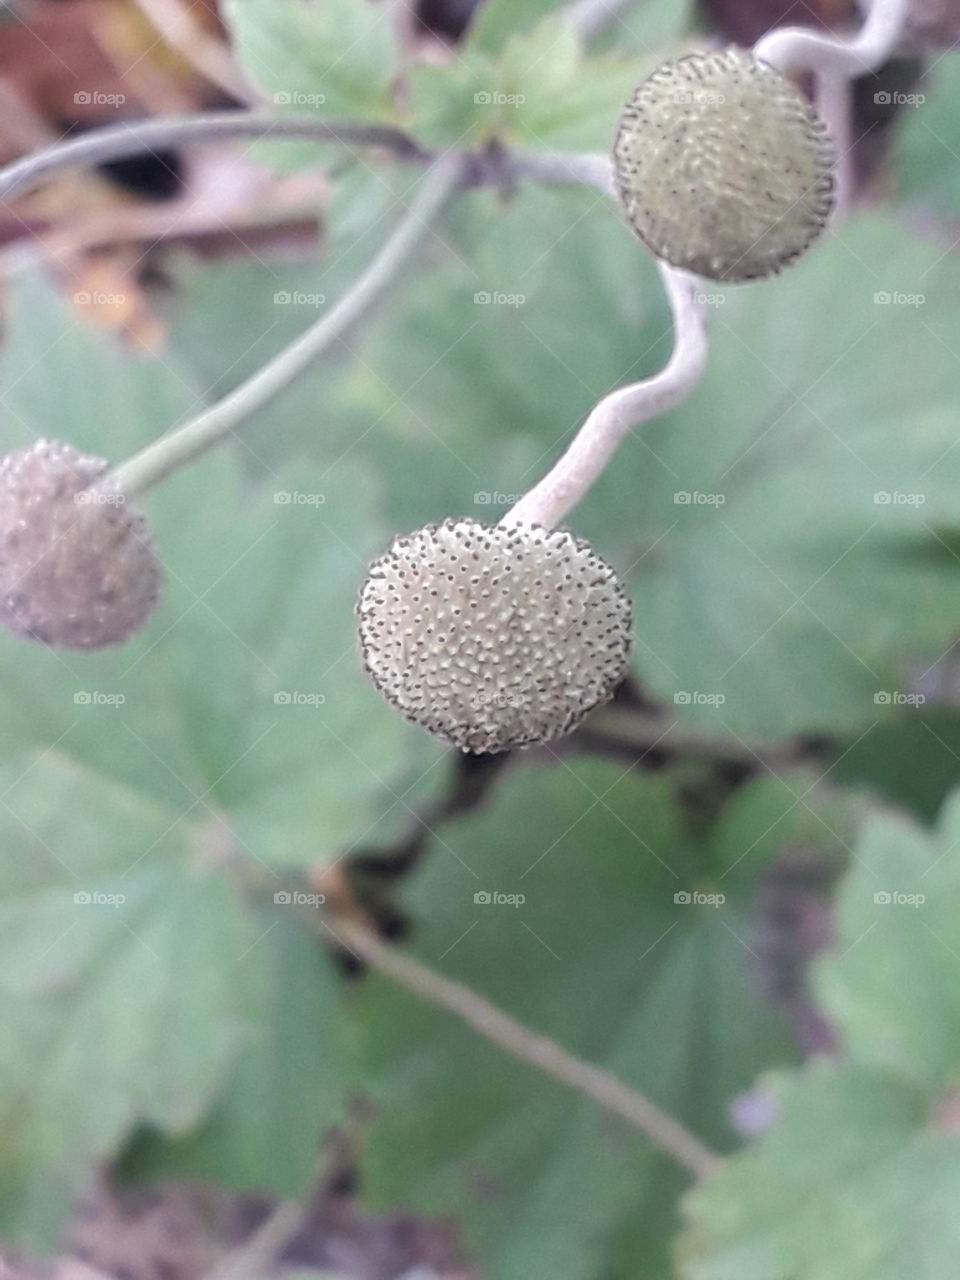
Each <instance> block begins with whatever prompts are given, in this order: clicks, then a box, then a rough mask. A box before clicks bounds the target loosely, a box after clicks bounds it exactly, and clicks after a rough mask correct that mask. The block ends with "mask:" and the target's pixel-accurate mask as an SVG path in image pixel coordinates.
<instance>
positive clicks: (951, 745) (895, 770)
mask: <svg viewBox="0 0 960 1280" xmlns="http://www.w3.org/2000/svg"><path fill="white" fill-rule="evenodd" d="M958 759H960V714H958V712H957V710H956V709H955V708H953V707H938V706H929V707H921V708H920V709H919V710H917V709H911V710H905V712H904V714H902V715H901V716H899V717H898V718H897V719H895V720H892V721H888V722H885V723H882V724H877V725H875V726H874V727H873V728H872V729H871V730H870V731H869V732H868V733H866V734H862V735H860V736H859V738H858V740H857V741H856V742H854V743H851V744H850V747H849V749H848V750H846V751H845V752H844V753H843V755H842V756H841V758H840V759H839V760H838V761H837V763H836V765H835V766H834V768H833V770H832V771H831V775H830V776H831V779H832V780H833V781H834V782H837V783H840V784H842V785H845V786H859V787H868V788H869V789H870V790H871V791H873V792H875V793H876V794H877V795H880V796H882V797H883V798H884V799H885V800H888V801H890V803H892V804H895V805H897V806H898V807H900V808H904V809H909V810H910V811H911V812H912V813H913V814H914V816H915V817H917V818H920V819H921V820H923V821H924V822H932V821H933V820H934V818H935V817H936V816H937V813H938V812H939V810H940V806H941V805H942V804H943V801H944V798H945V797H946V795H947V794H948V792H950V791H951V790H952V789H953V787H955V786H956V783H957V773H958V768H957V762H958Z"/></svg>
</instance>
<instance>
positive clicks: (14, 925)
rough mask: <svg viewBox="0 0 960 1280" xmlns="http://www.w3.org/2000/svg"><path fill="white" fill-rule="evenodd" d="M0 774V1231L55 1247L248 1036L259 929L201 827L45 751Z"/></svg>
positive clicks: (198, 1096) (198, 1102)
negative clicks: (103, 1180)
mask: <svg viewBox="0 0 960 1280" xmlns="http://www.w3.org/2000/svg"><path fill="white" fill-rule="evenodd" d="M0 777H2V786H3V791H4V803H3V806H2V808H0V840H2V843H3V848H4V859H3V865H2V872H0V937H2V939H3V942H2V948H0V975H2V978H0V1008H2V1017H3V1024H4V1028H5V1034H4V1045H5V1048H4V1049H3V1050H2V1051H0V1124H2V1127H3V1131H4V1143H3V1151H2V1153H0V1206H2V1209H0V1221H2V1223H3V1227H4V1229H5V1231H7V1232H9V1233H11V1234H15V1235H16V1236H17V1237H18V1238H26V1239H29V1240H31V1241H32V1242H34V1243H36V1242H38V1241H43V1242H44V1243H49V1242H50V1240H51V1238H52V1236H53V1233H54V1232H55V1230H56V1228H57V1226H58V1225H59V1218H60V1215H61V1214H62V1213H63V1212H64V1211H65V1209H66V1208H67V1205H68V1203H69V1200H70V1197H71V1196H72V1194H73V1193H75V1192H76V1191H77V1190H78V1188H79V1187H80V1186H81V1185H82V1183H83V1181H84V1180H85V1178H86V1177H87V1176H88V1174H89V1171H90V1169H91V1166H92V1163H93V1162H94V1161H95V1160H96V1159H98V1158H100V1157H102V1156H105V1155H108V1154H110V1153H111V1152H112V1151H113V1150H114V1149H115V1147H116V1146H117V1144H118V1143H119V1142H120V1141H121V1140H122V1138H123V1137H124V1136H125V1134H126V1133H127V1131H128V1130H129V1129H130V1127H131V1126H132V1125H133V1124H134V1123H137V1122H143V1123H150V1124H153V1125H156V1126H157V1127H158V1128H162V1129H165V1130H167V1131H172V1132H183V1131H185V1130H187V1129H188V1128H189V1127H190V1126H191V1125H193V1124H194V1123H195V1122H196V1121H197V1119H198V1118H199V1116H200V1115H201V1114H202V1112H203V1111H204V1109H205V1108H206V1107H208V1106H209V1105H210V1102H211V1100H212V1098H213V1096H214V1094H215V1092H216V1090H217V1089H218V1088H219V1087H220V1085H221V1084H222V1082H223V1079H224V1076H225V1074H226V1071H227V1067H228V1065H229V1063H230V1062H231V1061H232V1059H233V1057H234V1056H235V1054H236V1052H237V1051H238V1050H239V1049H240V1047H241V1046H242V1044H243V1043H244V1042H245V1041H246V1040H248V1039H249V1035H250V1029H251V1023H252V1017H253V1012H254V1008H255V1004H254V1002H255V997H256V994H257V988H258V983H259V980H260V975H259V973H258V970H257V967H256V965H254V964H247V965H243V964H241V963H240V960H241V957H242V956H243V955H244V954H245V953H246V952H247V951H249V950H250V948H251V947H252V946H253V945H254V944H255V942H256V939H257V932H256V930H255V929H254V928H253V927H252V921H251V920H250V918H249V917H248V915H247V913H246V911H245V909H244V908H243V906H242V904H241V902H240V901H239V900H238V898H237V895H236V892H235V891H234V890H233V889H232V887H231V886H230V884H229V882H228V881H227V880H226V878H225V877H224V876H223V875H222V874H221V873H220V872H219V871H218V870H217V869H216V866H215V863H214V862H213V861H211V858H210V848H209V846H210V842H211V840H212V839H213V833H212V832H211V831H209V830H208V831H207V833H206V834H205V835H204V833H203V832H202V831H201V830H200V829H199V828H198V827H196V826H193V827H190V826H185V827H179V828H178V826H177V824H176V823H175V822H171V821H170V816H169V814H167V813H165V812H164V811H163V809H162V808H160V807H159V806H158V805H156V804H153V803H151V801H150V800H149V799H148V798H146V797H144V796H142V795H137V794H135V793H133V792H132V791H129V790H126V789H124V788H123V787H121V786H119V785H117V784H115V783H110V782H108V781H107V780H105V779H103V778H101V777H98V776H97V774H96V772H94V771H93V770H92V769H90V768H84V767H83V766H82V765H81V764H78V763H73V762H70V761H67V760H64V759H62V758H61V757H60V756H59V755H58V754H57V753H56V752H55V751H54V752H50V753H48V754H47V755H46V756H45V757H44V758H41V759H38V760H36V761H34V762H33V763H32V765H31V766H30V767H29V768H28V769H27V770H26V771H24V770H23V769H21V768H19V767H16V766H10V765H6V766H4V767H3V769H2V771H0ZM205 846H206V847H205Z"/></svg>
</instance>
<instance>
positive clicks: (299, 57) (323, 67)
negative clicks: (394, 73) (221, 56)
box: [226, 0, 392, 120]
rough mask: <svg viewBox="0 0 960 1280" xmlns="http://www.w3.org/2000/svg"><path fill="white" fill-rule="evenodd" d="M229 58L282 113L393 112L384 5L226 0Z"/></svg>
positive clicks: (363, 115) (357, 0)
mask: <svg viewBox="0 0 960 1280" xmlns="http://www.w3.org/2000/svg"><path fill="white" fill-rule="evenodd" d="M226 19H227V23H228V26H229V28H230V36H231V42H232V45H233V51H234V55H235V56H236V58H237V59H238V61H239V62H240V65H241V66H242V67H244V68H245V70H246V71H247V72H248V73H249V75H250V77H251V79H252V80H253V81H254V83H256V84H258V85H261V86H262V87H263V88H264V89H265V90H266V91H267V92H268V94H270V95H271V96H272V98H273V101H274V102H275V103H276V104H277V105H278V106H281V107H288V108H290V109H291V110H294V111H300V112H304V111H310V110H314V109H315V110H316V111H317V114H318V116H330V117H333V118H335V119H336V118H340V119H342V118H344V117H353V118H360V119H370V120H377V119H382V117H383V116H384V115H385V114H386V113H388V112H389V110H390V99H389V92H388V91H389V81H390V76H391V47H392V40H391V31H390V12H389V6H386V5H375V4H370V3H368V2H367V0H323V3H322V4H310V5H306V4H303V3H302V2H301V0H228V2H227V4H226Z"/></svg>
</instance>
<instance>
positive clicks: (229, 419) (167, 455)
mask: <svg viewBox="0 0 960 1280" xmlns="http://www.w3.org/2000/svg"><path fill="white" fill-rule="evenodd" d="M462 173H463V160H462V157H461V156H459V155H457V154H454V153H451V154H449V155H447V156H443V157H442V158H441V159H439V160H437V161H436V163H435V164H434V165H433V166H432V168H431V169H429V170H428V172H427V175H426V177H425V178H424V180H423V182H422V184H421V186H420V189H419V191H418V192H417V196H416V199H415V200H414V201H413V203H412V204H411V205H410V207H409V209H408V210H407V212H406V215H405V216H404V218H403V221H402V222H401V223H400V225H399V226H398V227H397V229H396V230H395V231H394V233H393V235H392V236H391V237H390V239H389V240H388V241H387V242H386V244H385V245H384V246H383V247H382V248H381V250H380V252H379V253H378V254H377V255H376V257H375V258H374V259H373V261H372V262H371V263H370V265H369V266H368V267H367V268H366V270H365V271H363V272H362V273H361V274H360V276H358V278H357V279H356V280H355V281H354V283H353V285H352V286H351V287H350V289H349V290H348V292H347V293H345V294H344V295H343V297H342V298H340V300H339V301H338V302H337V303H336V304H335V305H334V306H333V307H332V308H331V309H330V311H328V312H327V313H326V314H325V315H324V316H322V317H321V318H320V319H319V320H318V321H317V322H316V324H314V325H312V326H311V327H310V328H309V329H307V330H306V332H305V333H303V334H301V336H300V337H299V338H297V339H296V340H295V341H294V342H292V343H291V344H290V345H289V346H288V347H285V348H284V350H283V351H281V352H280V354H279V355H277V356H275V357H274V358H273V360H271V361H269V362H268V363H267V364H265V365H264V366H263V368H261V369H259V370H258V371H257V372H256V373H255V374H253V376H252V377H250V378H248V379H247V381H246V382H243V383H241V384H240V386H239V387H236V388H235V389H234V390H233V391H231V392H230V394H229V395H227V396H225V397H224V398H223V399H222V400H220V401H219V402H218V403H217V404H215V405H212V406H210V407H209V408H207V409H204V410H203V411H202V412H201V413H199V414H198V415H197V416H196V417H195V418H192V419H190V421H188V422H185V423H183V424H182V425H181V426H179V427H174V428H173V430H172V431H168V432H167V434H166V435H163V436H161V437H160V438H159V439H158V440H154V441H153V442H152V443H151V444H149V445H147V447H146V448H145V449H142V450H141V451H140V452H139V453H137V454H134V456H133V457H131V458H128V459H127V460H126V461H125V462H122V463H120V464H119V466H117V467H115V468H114V470H113V472H112V474H111V479H112V480H113V482H114V483H115V484H116V485H117V486H118V487H119V488H120V489H121V490H122V491H123V492H125V493H142V492H143V490H145V489H148V488H150V487H151V486H152V485H155V484H157V483H158V482H159V481H161V480H163V479H165V478H166V477H167V476H169V475H170V474H171V473H172V472H174V471H177V470H179V469H180V468H181V467H183V466H186V465H188V464H189V463H191V462H193V461H194V460H195V459H196V458H198V457H199V456H200V455H201V454H202V453H205V452H206V451H207V450H208V449H210V448H212V446H213V445H215V444H218V443H219V442H220V441H221V440H223V439H224V438H225V437H226V436H228V435H230V434H231V433H232V432H233V431H234V430H235V428H236V427H238V426H239V425H240V424H241V423H242V422H244V421H245V420H246V419H247V418H249V417H250V416H251V415H252V414H254V413H256V412H257V411H258V410H260V409H262V408H263V407H264V406H265V405H267V404H269V402H270V401H271V400H273V399H274V397H275V396H277V395H279V394H280V392H281V391H283V390H284V389H285V388H286V387H288V386H289V385H290V384H291V383H292V382H293V381H294V379H295V378H298V377H299V376H300V375H301V374H302V373H304V372H306V370H307V369H308V368H309V367H310V366H311V364H313V362H314V361H315V360H316V359H317V357H318V356H319V355H320V354H321V353H322V352H324V351H325V350H326V349H327V348H328V347H330V346H331V345H332V344H333V343H334V342H335V341H336V340H337V339H338V338H340V337H341V336H342V335H343V333H344V332H345V331H346V330H347V329H348V328H349V327H350V326H351V325H352V324H355V323H356V321H357V320H359V319H360V317H361V316H362V315H364V314H365V312H367V311H368V310H369V308H370V307H371V305H372V304H373V303H374V302H376V301H377V300H378V299H379V298H380V296H381V295H382V293H383V292H384V290H385V289H386V288H387V286H388V285H390V284H391V283H392V282H393V280H395V279H396V277H397V276H398V275H399V273H400V270H401V268H402V267H403V266H404V264H405V263H406V261H407V259H408V258H409V256H410V254H411V252H412V251H413V250H414V249H415V248H416V246H417V245H418V244H419V242H420V241H421V240H422V239H423V237H424V235H425V233H426V232H427V231H428V230H429V228H430V224H431V223H432V221H433V219H434V218H435V216H436V214H437V213H438V212H439V211H440V209H441V208H442V207H443V205H444V204H445V203H446V201H447V200H448V199H449V197H450V196H451V195H452V194H453V192H454V191H455V190H456V189H457V187H458V185H459V183H460V179H461V175H462Z"/></svg>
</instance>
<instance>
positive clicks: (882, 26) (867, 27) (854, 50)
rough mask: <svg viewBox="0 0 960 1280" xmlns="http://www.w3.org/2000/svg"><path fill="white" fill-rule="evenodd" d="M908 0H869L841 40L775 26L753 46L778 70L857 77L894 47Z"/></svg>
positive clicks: (903, 20) (879, 63)
mask: <svg viewBox="0 0 960 1280" xmlns="http://www.w3.org/2000/svg"><path fill="white" fill-rule="evenodd" d="M908 7H909V0H872V3H871V5H870V12H869V14H868V15H867V18H866V20H865V21H864V23H863V26H862V27H861V28H860V30H859V31H858V32H857V34H856V35H854V36H850V37H849V38H846V39H843V38H840V37H837V36H831V35H827V34H826V33H824V32H821V31H810V30H809V29H808V28H805V27H777V28H776V29H775V30H774V31H770V32H768V33H767V34H766V35H765V36H763V37H762V38H761V39H760V40H758V41H757V43H756V45H754V53H755V54H756V55H757V57H758V58H761V59H762V60H763V61H764V62H769V63H771V64H772V65H773V66H775V67H778V68H779V69H780V70H781V71H805V70H814V71H817V70H823V71H836V72H840V73H842V74H845V75H848V76H852V77H856V76H861V75H865V74H866V73H867V72H868V71H874V70H876V68H877V67H879V66H881V65H882V64H883V63H884V62H886V60H887V58H889V56H890V54H891V53H892V52H893V50H894V49H895V48H896V46H897V42H898V41H899V39H900V37H901V35H902V33H903V28H904V24H905V22H906V17H907V9H908Z"/></svg>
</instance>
